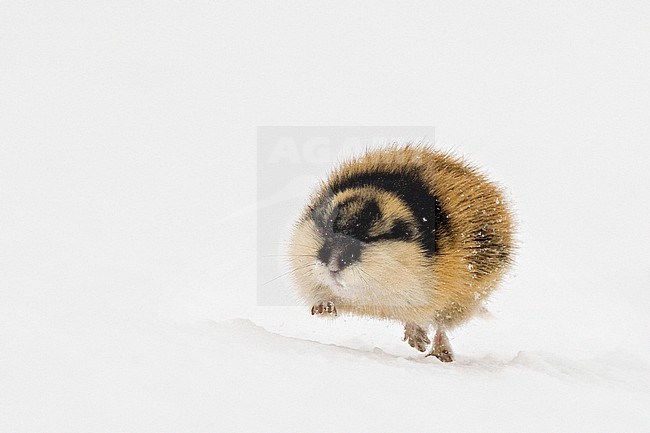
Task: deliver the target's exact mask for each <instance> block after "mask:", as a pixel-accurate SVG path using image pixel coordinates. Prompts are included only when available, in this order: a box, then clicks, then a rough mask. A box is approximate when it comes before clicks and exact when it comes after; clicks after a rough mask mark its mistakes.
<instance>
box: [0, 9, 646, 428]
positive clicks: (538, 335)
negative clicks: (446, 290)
mask: <svg viewBox="0 0 650 433" xmlns="http://www.w3.org/2000/svg"><path fill="white" fill-rule="evenodd" d="M0 11H1V12H0V39H1V40H2V44H0V63H1V64H2V65H3V68H2V69H0V94H1V95H2V98H1V100H0V131H1V132H0V432H3V433H4V432H7V433H9V432H11V433H22V432H43V431H47V432H53V433H56V432H62V433H63V432H65V433H74V432H83V433H87V432H96V431H110V432H156V433H162V432H174V433H179V432H214V431H241V432H249V431H250V432H262V431H284V432H293V431H306V430H308V431H313V432H319V431H323V432H326V431H327V432H331V431H352V432H365V431H368V432H370V431H372V432H395V431H408V432H419V431H437V430H440V431H445V430H446V431H454V432H464V431H467V432H481V431H486V432H490V431H498V432H515V431H516V432H520V431H540V432H546V431H554V432H575V431H589V432H601V431H602V432H605V431H606V432H610V431H630V432H643V431H650V415H648V410H647V408H648V407H650V345H649V344H648V335H649V333H650V316H649V315H648V314H647V310H648V306H649V305H650V291H649V290H648V288H649V287H650V265H649V264H648V257H650V233H649V232H648V230H646V227H647V215H648V211H649V210H650V205H649V204H648V203H650V200H649V198H650V197H649V191H648V188H647V185H649V184H650V171H648V170H647V167H648V165H649V164H650V151H649V150H648V147H647V143H648V141H649V140H650V129H649V127H648V122H647V119H648V114H650V98H649V96H648V95H650V88H649V86H650V82H649V81H648V80H647V77H648V76H650V52H649V51H648V46H647V41H648V40H650V34H648V33H649V28H648V26H647V22H648V19H649V18H650V7H649V6H648V5H647V4H645V3H641V2H639V3H634V2H629V3H626V4H617V5H615V4H593V3H592V2H570V4H566V2H544V3H543V4H536V5H532V4H525V3H522V4H508V5H506V4H502V5H499V4H494V3H491V4H486V3H482V2H474V3H472V2H467V3H466V2H431V3H429V4H426V5H425V4H420V5H410V6H405V5H404V4H401V3H382V4H379V3H376V4H372V5H370V4H365V5H364V4H362V3H355V4H347V3H346V2H335V3H327V4H324V3H323V4H319V3H310V4H308V5H307V4H301V3H297V2H277V3H274V2H268V3H266V2H265V3H252V2H251V3H249V2H245V1H244V2H220V3H217V2H214V3H208V2H196V3H192V4H183V3H182V2H166V1H163V2H156V3H155V4H152V3H144V2H143V3H139V2H132V3H129V4H128V5H126V4H124V5H121V4H110V3H102V2H91V3H69V2H58V1H48V2H45V1H34V2H29V3H23V2H2V3H0ZM288 124H292V125H348V126H349V125H431V126H434V127H435V128H436V130H435V131H436V134H435V137H434V138H433V140H434V141H435V143H436V144H437V145H439V146H441V147H444V148H446V149H451V150H455V151H456V152H459V153H461V154H462V155H464V156H465V157H467V158H468V159H469V160H471V161H476V162H478V163H479V164H480V165H481V166H482V167H484V168H485V169H486V171H488V172H489V173H490V175H491V176H492V177H493V178H495V179H496V180H497V181H499V182H500V183H501V184H502V185H504V186H505V187H506V188H507V189H508V191H509V194H510V199H511V200H512V201H513V202H514V203H515V210H516V212H517V218H518V220H519V222H520V224H519V225H520V234H519V245H520V247H519V254H518V258H517V263H516V266H515V268H514V270H513V273H512V274H511V276H510V277H509V278H508V279H507V280H506V281H505V282H504V284H503V287H502V288H501V289H500V290H499V291H498V292H497V293H496V294H495V296H494V297H493V298H491V299H490V302H489V304H488V308H489V313H486V314H485V317H482V318H478V319H476V320H474V321H473V322H471V323H469V324H468V325H466V326H464V327H463V328H461V329H458V330H456V331H454V332H453V333H452V334H451V335H450V341H451V345H452V347H453V349H454V351H455V354H456V357H457V361H456V362H454V363H451V364H442V363H440V362H438V361H437V360H436V359H432V358H424V357H423V356H422V355H421V354H419V353H418V352H416V351H414V350H413V349H412V348H410V347H409V346H408V345H407V344H406V343H404V342H403V341H401V339H402V333H403V330H402V328H401V327H400V325H399V324H396V323H390V322H379V321H372V320H363V319H359V318H354V317H346V316H339V317H336V318H333V319H332V318H317V317H313V316H311V315H310V314H309V308H308V307H306V306H279V305H276V306H262V305H259V304H258V303H257V298H258V290H268V291H270V292H273V293H275V291H277V292H278V293H280V292H282V291H283V290H286V289H287V288H286V287H285V286H284V281H283V280H282V279H278V280H275V281H274V282H272V283H270V284H267V285H264V286H263V289H260V288H259V286H258V281H257V275H256V272H255V269H256V265H257V262H258V261H260V260H266V259H269V260H273V261H275V260H276V258H275V257H274V258H265V257H262V256H261V255H260V254H258V252H259V251H260V250H261V249H262V247H265V246H261V245H258V244H257V241H258V239H257V237H256V234H255V233H256V231H255V227H256V221H257V218H258V212H259V217H260V218H262V217H263V216H264V209H266V207H267V206H273V205H278V203H279V205H280V206H284V207H285V208H286V212H287V215H290V214H291V215H294V213H295V212H297V211H298V210H299V209H298V208H296V207H295V204H296V203H299V202H300V201H301V196H300V194H295V193H296V192H297V191H298V192H301V191H302V190H303V189H308V188H309V187H310V184H311V183H312V179H313V177H300V178H297V179H296V180H295V182H294V183H292V184H290V185H287V189H286V190H282V192H281V193H279V194H278V195H277V196H273V197H270V198H268V197H266V198H264V200H260V199H259V198H258V197H257V195H256V182H257V174H258V168H257V161H256V155H257V148H256V146H257V141H256V140H257V137H256V128H257V126H259V125H288ZM337 156H338V155H337ZM333 159H334V158H333ZM313 174H315V173H311V174H310V176H311V175H313ZM285 193H286V194H285ZM288 196H291V200H288V201H286V202H282V198H283V197H288ZM497 204H498V203H497ZM258 208H259V209H258Z"/></svg>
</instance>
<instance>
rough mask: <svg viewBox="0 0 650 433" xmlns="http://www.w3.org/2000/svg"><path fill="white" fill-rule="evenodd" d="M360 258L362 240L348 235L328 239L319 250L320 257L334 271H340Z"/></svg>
mask: <svg viewBox="0 0 650 433" xmlns="http://www.w3.org/2000/svg"><path fill="white" fill-rule="evenodd" d="M360 258H361V242H359V241H358V240H357V239H354V238H351V237H348V236H343V237H337V238H334V239H326V240H325V242H324V243H323V246H322V247H321V249H320V250H319V251H318V259H319V260H320V261H321V262H323V263H324V264H326V265H327V268H328V269H329V270H330V271H332V272H339V271H341V270H343V269H344V268H346V267H348V266H350V265H351V264H352V263H354V262H357V261H359V259H360Z"/></svg>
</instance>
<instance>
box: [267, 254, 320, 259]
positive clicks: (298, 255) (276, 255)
mask: <svg viewBox="0 0 650 433" xmlns="http://www.w3.org/2000/svg"><path fill="white" fill-rule="evenodd" d="M262 257H312V258H316V256H315V255H313V254H265V255H263V256H262Z"/></svg>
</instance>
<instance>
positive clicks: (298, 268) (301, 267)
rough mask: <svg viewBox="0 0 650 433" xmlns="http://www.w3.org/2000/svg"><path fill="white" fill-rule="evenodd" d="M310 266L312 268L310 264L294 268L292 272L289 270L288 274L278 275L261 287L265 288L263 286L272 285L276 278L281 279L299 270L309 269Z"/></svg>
mask: <svg viewBox="0 0 650 433" xmlns="http://www.w3.org/2000/svg"><path fill="white" fill-rule="evenodd" d="M310 266H312V264H311V263H309V264H306V265H303V266H299V267H297V268H294V269H292V270H290V271H288V272H285V273H283V274H280V275H278V276H277V277H275V278H273V279H271V280H269V281H267V282H266V283H262V285H263V286H265V285H267V284H269V283H272V282H273V281H275V280H277V279H278V278H282V277H284V276H287V275H289V274H293V273H294V272H296V271H299V270H301V269H305V268H308V267H310Z"/></svg>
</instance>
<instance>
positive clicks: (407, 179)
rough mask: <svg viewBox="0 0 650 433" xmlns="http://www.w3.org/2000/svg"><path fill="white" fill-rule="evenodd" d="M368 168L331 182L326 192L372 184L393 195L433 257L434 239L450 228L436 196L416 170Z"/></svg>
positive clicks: (331, 192)
mask: <svg viewBox="0 0 650 433" xmlns="http://www.w3.org/2000/svg"><path fill="white" fill-rule="evenodd" d="M409 170H410V171H404V172H388V171H370V172H364V173H357V174H354V175H351V176H348V177H346V178H343V179H341V180H339V181H337V182H334V183H333V184H332V185H331V188H332V190H331V191H330V195H334V194H337V193H339V192H341V191H344V190H346V189H348V188H362V187H367V186H372V187H375V188H378V189H382V190H384V191H388V192H390V193H392V194H395V195H396V196H397V197H399V198H400V199H402V200H403V201H404V202H405V203H406V205H407V206H408V207H409V208H410V209H411V212H413V215H414V216H415V219H416V222H417V224H418V231H419V233H420V236H419V237H418V239H417V240H418V241H419V242H420V244H421V246H422V248H423V250H424V252H425V254H426V255H427V256H429V257H431V256H433V255H434V254H435V252H436V250H437V240H438V239H439V238H440V236H441V235H442V234H443V233H445V232H446V233H449V232H450V231H451V227H450V225H449V221H447V215H446V214H445V213H444V211H443V209H442V207H441V205H440V202H439V200H438V198H437V197H436V196H435V195H433V194H432V193H431V191H430V190H429V188H428V187H427V185H426V183H425V182H424V181H423V180H422V178H421V177H420V174H419V173H418V172H417V168H415V167H414V168H411V169H409ZM398 231H399V230H398Z"/></svg>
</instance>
